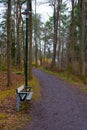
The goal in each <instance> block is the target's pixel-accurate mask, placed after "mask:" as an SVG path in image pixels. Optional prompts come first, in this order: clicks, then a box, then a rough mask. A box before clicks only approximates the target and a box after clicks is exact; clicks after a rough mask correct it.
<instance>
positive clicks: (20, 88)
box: [16, 85, 24, 93]
mask: <svg viewBox="0 0 87 130" xmlns="http://www.w3.org/2000/svg"><path fill="white" fill-rule="evenodd" d="M23 89H24V85H21V86H20V87H19V88H17V89H16V91H17V93H20V92H21V91H22V90H23Z"/></svg>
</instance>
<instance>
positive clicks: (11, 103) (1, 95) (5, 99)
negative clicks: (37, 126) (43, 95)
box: [0, 71, 40, 130]
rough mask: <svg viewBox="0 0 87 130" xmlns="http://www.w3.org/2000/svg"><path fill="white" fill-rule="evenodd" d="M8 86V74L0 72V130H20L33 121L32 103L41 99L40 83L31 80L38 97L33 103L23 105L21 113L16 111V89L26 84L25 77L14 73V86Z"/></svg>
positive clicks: (35, 96) (34, 97)
mask: <svg viewBox="0 0 87 130" xmlns="http://www.w3.org/2000/svg"><path fill="white" fill-rule="evenodd" d="M6 84H7V74H6V72H3V71H0V130H20V129H21V128H22V127H24V126H25V125H26V124H27V122H29V121H30V120H31V116H30V111H31V108H32V102H33V101H34V102H36V101H38V100H39V99H40V88H39V82H38V80H37V79H36V78H35V77H33V79H32V80H31V82H30V85H32V90H33V92H34V91H35V92H36V93H37V95H35V94H34V95H33V99H32V101H31V102H24V103H21V107H20V109H21V110H20V112H17V111H16V88H17V87H19V86H21V85H22V84H24V75H23V74H20V73H17V74H16V73H12V86H11V87H7V85H6ZM35 92H34V93H35Z"/></svg>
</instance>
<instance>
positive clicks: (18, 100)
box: [16, 94, 20, 111]
mask: <svg viewBox="0 0 87 130" xmlns="http://www.w3.org/2000/svg"><path fill="white" fill-rule="evenodd" d="M16 107H17V111H19V110H20V97H19V95H18V94H17V104H16Z"/></svg>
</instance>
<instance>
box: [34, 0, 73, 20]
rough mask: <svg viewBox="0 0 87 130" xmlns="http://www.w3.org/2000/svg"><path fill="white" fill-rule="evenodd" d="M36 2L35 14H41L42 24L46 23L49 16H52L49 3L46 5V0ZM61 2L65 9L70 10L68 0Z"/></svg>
mask: <svg viewBox="0 0 87 130" xmlns="http://www.w3.org/2000/svg"><path fill="white" fill-rule="evenodd" d="M34 1H35V0H33V8H34V5H35V2H34ZM36 1H37V13H38V14H41V20H42V22H46V21H47V20H48V19H49V17H50V16H52V15H53V8H52V7H51V6H50V4H49V3H46V2H45V1H47V0H36ZM63 2H66V3H67V7H68V8H71V5H70V0H63Z"/></svg>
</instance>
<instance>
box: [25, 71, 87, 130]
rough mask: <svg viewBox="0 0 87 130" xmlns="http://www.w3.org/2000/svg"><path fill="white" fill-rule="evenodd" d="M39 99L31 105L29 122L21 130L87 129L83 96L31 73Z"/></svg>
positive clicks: (86, 102)
mask: <svg viewBox="0 0 87 130" xmlns="http://www.w3.org/2000/svg"><path fill="white" fill-rule="evenodd" d="M33 73H34V75H35V76H36V77H37V78H38V79H39V81H40V84H41V94H42V99H41V101H39V102H38V103H33V105H32V112H31V115H32V121H31V123H29V126H27V127H26V128H24V129H25V130H87V94H84V93H83V92H81V91H80V90H79V89H77V88H76V87H74V86H72V85H71V84H69V83H67V82H65V81H62V80H60V79H58V77H55V76H53V75H50V74H47V73H45V72H43V71H42V70H40V69H34V70H33Z"/></svg>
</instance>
